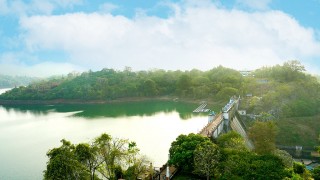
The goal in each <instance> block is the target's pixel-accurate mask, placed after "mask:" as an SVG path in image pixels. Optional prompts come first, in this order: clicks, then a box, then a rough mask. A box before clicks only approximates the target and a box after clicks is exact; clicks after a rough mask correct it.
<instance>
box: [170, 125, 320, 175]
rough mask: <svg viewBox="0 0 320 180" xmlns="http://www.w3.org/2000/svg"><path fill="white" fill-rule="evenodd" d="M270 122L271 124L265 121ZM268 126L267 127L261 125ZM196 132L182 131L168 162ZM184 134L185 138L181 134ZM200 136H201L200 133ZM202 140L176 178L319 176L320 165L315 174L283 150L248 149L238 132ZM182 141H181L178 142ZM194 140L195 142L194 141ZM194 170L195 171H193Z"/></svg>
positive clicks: (190, 140) (178, 154)
mask: <svg viewBox="0 0 320 180" xmlns="http://www.w3.org/2000/svg"><path fill="white" fill-rule="evenodd" d="M259 125H260V124H259ZM265 125H266V126H268V124H265ZM262 128H265V127H262ZM195 136H198V135H194V134H189V135H180V136H179V137H177V139H176V141H174V142H172V145H171V148H172V147H173V149H179V150H180V151H181V152H180V153H177V152H176V151H174V152H173V154H170V160H169V162H173V161H175V160H174V159H173V157H176V156H180V155H181V154H183V153H184V152H185V149H186V144H189V145H190V144H192V145H194V144H196V141H193V140H192V139H194V138H195ZM182 137H183V138H182ZM199 138H200V137H199ZM202 138H203V142H201V143H197V144H196V145H195V147H196V148H194V149H193V148H192V149H193V150H191V148H190V149H188V152H187V153H188V154H192V155H193V164H194V166H193V167H190V166H189V164H187V163H184V164H179V168H182V169H189V170H190V171H189V172H186V171H180V173H178V175H177V176H175V178H174V179H190V178H191V177H192V178H194V179H204V178H206V179H210V178H214V179H222V180H224V179H279V180H281V179H310V178H311V177H313V178H317V177H318V176H317V175H318V169H317V168H316V169H315V170H313V171H312V174H311V173H310V172H309V171H308V170H307V169H306V167H305V166H304V165H302V164H301V163H293V159H292V157H291V156H290V155H289V154H288V153H286V152H284V151H281V150H277V149H274V150H271V151H270V152H264V153H263V154H258V153H256V152H255V151H250V150H248V149H246V147H245V144H244V140H243V139H242V138H241V136H240V135H239V134H237V133H235V132H229V133H227V134H223V135H221V136H219V137H218V138H217V139H216V140H215V142H216V143H215V142H212V141H210V140H209V139H208V138H207V137H202ZM177 142H179V143H177ZM192 142H193V143H192ZM268 144H271V143H268ZM190 168H191V169H190ZM190 172H192V173H190Z"/></svg>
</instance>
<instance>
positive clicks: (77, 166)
mask: <svg viewBox="0 0 320 180" xmlns="http://www.w3.org/2000/svg"><path fill="white" fill-rule="evenodd" d="M61 142H62V145H61V146H60V147H59V148H54V149H52V150H50V151H49V152H48V153H47V156H48V157H49V162H48V163H47V169H46V170H45V171H44V179H48V180H53V179H61V180H62V179H67V180H72V179H87V178H88V177H89V175H88V173H87V172H86V171H84V167H83V166H82V164H81V163H80V162H79V161H77V160H76V158H75V155H74V149H75V147H74V145H73V144H71V143H70V142H69V141H66V140H64V139H63V140H61Z"/></svg>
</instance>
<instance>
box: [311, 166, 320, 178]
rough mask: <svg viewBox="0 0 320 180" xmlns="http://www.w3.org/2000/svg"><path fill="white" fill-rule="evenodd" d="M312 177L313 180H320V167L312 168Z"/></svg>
mask: <svg viewBox="0 0 320 180" xmlns="http://www.w3.org/2000/svg"><path fill="white" fill-rule="evenodd" d="M311 174H312V177H313V178H314V180H320V166H318V167H316V168H314V169H313V170H312V171H311Z"/></svg>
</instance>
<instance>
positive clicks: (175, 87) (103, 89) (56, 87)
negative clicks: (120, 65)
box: [0, 66, 242, 100]
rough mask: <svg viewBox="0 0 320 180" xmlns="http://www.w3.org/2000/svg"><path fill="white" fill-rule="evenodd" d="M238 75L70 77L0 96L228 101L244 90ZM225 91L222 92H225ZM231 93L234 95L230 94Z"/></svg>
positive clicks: (106, 72)
mask: <svg viewBox="0 0 320 180" xmlns="http://www.w3.org/2000/svg"><path fill="white" fill-rule="evenodd" d="M241 82H242V76H241V74H240V73H239V72H237V71H235V70H232V69H228V68H224V67H222V66H219V67H217V68H213V69H212V70H210V71H205V72H202V71H199V70H191V71H184V72H182V71H164V70H158V69H156V70H151V71H138V72H133V71H131V70H130V68H126V69H125V70H123V71H116V70H114V69H106V68H105V69H102V70H101V71H97V72H92V71H88V72H83V73H81V74H77V73H70V74H69V75H68V76H62V77H54V78H50V79H45V80H42V81H38V82H35V83H32V84H30V85H29V86H27V87H18V88H15V89H13V90H12V91H11V92H7V93H5V94H3V95H1V96H0V99H7V100H53V99H77V100H87V99H89V100H112V99H118V98H126V97H154V96H159V95H160V96H165V95H171V96H180V97H187V98H214V97H215V96H216V95H217V93H219V92H220V91H221V90H223V89H224V90H223V91H222V92H221V93H220V95H219V97H221V96H228V97H222V98H227V99H228V98H229V95H230V94H232V95H235V93H237V92H239V89H240V88H241V84H242V83H241ZM222 87H223V88H222ZM230 90H231V92H230Z"/></svg>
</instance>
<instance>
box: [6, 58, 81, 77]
mask: <svg viewBox="0 0 320 180" xmlns="http://www.w3.org/2000/svg"><path fill="white" fill-rule="evenodd" d="M21 59H28V61H29V62H24V61H21ZM72 71H78V72H81V71H84V69H83V68H82V67H79V66H77V65H74V64H71V63H68V62H50V61H40V60H39V59H38V58H37V57H35V56H32V55H28V54H24V53H17V52H7V53H4V54H1V56H0V72H1V74H5V75H12V76H14V75H19V76H32V77H48V76H52V75H61V74H67V73H69V72H72Z"/></svg>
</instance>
